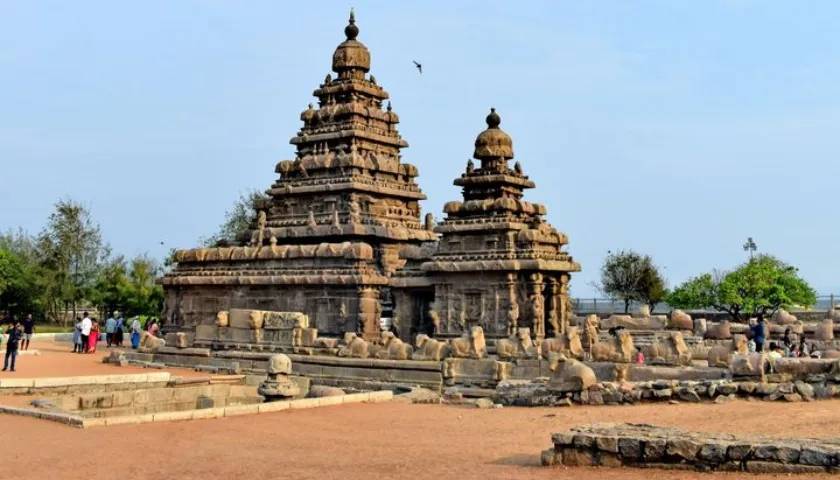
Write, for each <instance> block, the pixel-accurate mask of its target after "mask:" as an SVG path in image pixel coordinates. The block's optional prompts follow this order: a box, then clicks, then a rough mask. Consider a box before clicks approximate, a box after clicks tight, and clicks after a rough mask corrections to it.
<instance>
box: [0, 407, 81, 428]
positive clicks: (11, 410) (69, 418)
mask: <svg viewBox="0 0 840 480" xmlns="http://www.w3.org/2000/svg"><path fill="white" fill-rule="evenodd" d="M2 413H5V414H7V415H20V416H22V417H32V418H40V419H43V420H50V421H53V422H59V423H63V424H65V425H70V426H71V427H78V428H82V427H83V426H84V420H83V419H82V417H80V416H78V415H72V414H69V413H62V412H47V411H41V410H36V409H32V408H19V407H8V406H5V405H0V414H2Z"/></svg>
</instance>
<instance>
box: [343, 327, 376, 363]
mask: <svg viewBox="0 0 840 480" xmlns="http://www.w3.org/2000/svg"><path fill="white" fill-rule="evenodd" d="M369 349H370V345H369V344H368V342H367V341H365V340H363V339H362V338H360V337H358V336H357V335H356V334H355V333H353V332H347V333H345V334H344V344H343V345H342V346H341V347H340V348H339V350H338V356H339V357H351V358H368V351H369Z"/></svg>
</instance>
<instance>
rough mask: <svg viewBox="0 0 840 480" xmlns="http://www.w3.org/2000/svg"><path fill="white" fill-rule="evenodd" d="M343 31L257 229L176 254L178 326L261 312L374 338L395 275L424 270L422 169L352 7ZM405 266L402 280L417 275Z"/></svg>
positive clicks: (174, 321) (169, 282)
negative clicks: (410, 155)
mask: <svg viewBox="0 0 840 480" xmlns="http://www.w3.org/2000/svg"><path fill="white" fill-rule="evenodd" d="M344 33H345V35H346V39H345V40H344V41H343V42H341V44H339V45H338V47H337V48H336V50H335V53H333V58H332V70H333V72H334V73H335V76H333V75H331V74H329V75H327V76H326V78H325V79H324V82H323V83H322V84H321V85H320V86H319V87H318V88H317V89H316V90H315V92H314V96H315V97H317V98H318V104H317V106H313V105H312V104H310V105H309V107H308V108H307V109H306V110H304V111H303V113H301V116H300V118H301V120H302V121H303V127H302V128H301V129H300V131H299V132H298V133H297V135H295V136H294V137H293V138H292V139H291V144H292V145H294V146H295V147H296V149H297V152H296V155H295V158H294V160H283V161H280V162H279V163H278V164H277V167H276V173H278V174H279V178H278V179H277V181H276V182H274V184H273V185H272V186H271V188H270V189H269V190H268V194H269V195H270V200H269V201H268V202H266V204H265V205H260V206H259V207H258V208H259V212H258V215H257V219H256V220H255V222H254V224H253V225H252V226H251V229H250V231H249V232H248V234H247V235H246V236H245V237H243V238H241V239H240V240H241V242H240V244H239V245H234V246H224V247H215V248H202V249H193V250H184V251H179V252H177V253H176V261H177V264H178V265H177V268H176V269H174V270H173V271H172V272H171V273H169V274H167V275H166V276H165V277H164V279H163V284H164V286H165V287H166V306H165V309H166V311H165V316H166V319H167V320H168V323H169V324H170V325H177V326H178V327H179V328H180V329H185V328H186V329H189V328H194V327H195V326H197V325H200V324H202V323H208V322H212V319H213V318H214V316H215V312H217V311H220V310H227V309H230V308H261V309H265V310H277V311H301V312H305V313H307V314H308V315H309V317H310V323H311V324H312V325H313V326H316V327H317V328H318V330H319V331H320V332H321V333H322V334H327V335H329V334H333V335H340V334H342V333H343V332H345V331H356V332H359V333H362V334H364V335H365V336H367V337H376V336H377V335H378V333H379V328H380V318H381V316H382V315H383V313H384V314H387V315H390V312H389V311H388V310H391V309H392V308H393V294H392V293H391V291H390V283H391V277H395V275H394V274H395V272H397V271H398V270H400V269H402V268H404V267H406V264H412V263H413V264H416V265H417V266H418V267H419V262H418V261H413V260H412V259H413V258H415V257H417V256H418V255H422V252H423V251H424V249H423V244H424V243H427V244H428V243H429V242H434V241H435V240H436V238H437V237H436V235H435V233H434V232H433V231H432V227H433V225H431V224H428V225H423V224H421V219H420V205H419V201H420V200H424V199H425V198H426V197H425V195H424V194H423V192H421V191H420V187H419V186H418V185H417V183H416V182H415V178H416V177H417V175H418V170H417V168H416V167H415V166H414V165H410V164H407V163H403V162H401V159H400V150H401V149H402V148H405V147H407V146H408V143H407V142H406V141H405V140H403V139H402V137H401V136H400V134H399V132H398V131H397V124H398V123H399V117H398V116H397V114H396V113H394V111H393V110H392V109H391V105H390V102H388V103H385V102H386V101H387V99H388V97H389V96H388V92H386V91H385V90H384V89H383V88H382V87H381V86H379V85H378V84H377V82H376V79H375V78H374V76H373V75H371V74H370V73H369V72H370V52H369V51H368V49H367V47H366V46H365V45H364V44H363V43H361V42H360V41H358V40H357V37H358V35H359V28H358V27H357V26H356V22H355V18H354V15H353V13H352V12H351V13H350V20H349V24H348V25H347V27H346V28H345V29H344ZM426 223H431V222H429V221H428V220H427V222H426ZM433 245H434V243H431V247H429V246H427V247H426V248H425V250H429V248H432V247H433ZM408 270H409V272H408V273H401V274H400V275H397V276H398V277H400V279H399V281H397V283H399V284H401V285H406V284H407V283H411V282H410V281H407V280H406V277H409V278H410V277H412V276H415V277H416V276H417V274H419V273H420V271H419V268H418V269H415V270H416V273H415V274H414V275H412V274H411V272H410V270H411V265H409V266H408ZM395 281H396V280H395ZM414 283H417V282H416V281H415V282H414ZM419 283H420V284H422V285H420V286H421V287H422V286H425V284H423V281H422V280H420V281H419Z"/></svg>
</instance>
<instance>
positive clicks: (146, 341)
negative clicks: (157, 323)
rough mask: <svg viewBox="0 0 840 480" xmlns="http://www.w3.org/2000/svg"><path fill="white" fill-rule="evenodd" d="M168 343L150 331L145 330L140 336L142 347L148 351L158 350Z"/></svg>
mask: <svg viewBox="0 0 840 480" xmlns="http://www.w3.org/2000/svg"><path fill="white" fill-rule="evenodd" d="M165 345H166V341H165V340H164V339H162V338H158V337H156V336H154V335H152V334H151V333H149V332H143V335H142V337H141V338H140V349H141V350H145V351H148V352H156V351H158V349H160V348H161V347H163V346H165Z"/></svg>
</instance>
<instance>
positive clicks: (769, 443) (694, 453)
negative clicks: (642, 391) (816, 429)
mask: <svg viewBox="0 0 840 480" xmlns="http://www.w3.org/2000/svg"><path fill="white" fill-rule="evenodd" d="M551 439H552V442H553V443H554V447H553V448H551V449H548V450H545V451H544V452H543V453H542V463H543V465H556V464H559V465H567V466H605V467H623V466H628V467H649V468H665V469H679V470H702V471H746V472H752V473H804V474H816V473H825V472H829V473H840V468H838V465H840V440H838V439H834V440H825V439H805V438H803V439H779V438H767V437H756V436H735V435H730V434H720V433H718V434H716V433H699V432H686V431H683V430H679V429H676V428H663V427H656V426H653V425H635V424H595V425H587V426H581V427H576V428H573V429H571V430H569V431H567V432H562V433H555V434H554V435H552V436H551Z"/></svg>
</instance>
